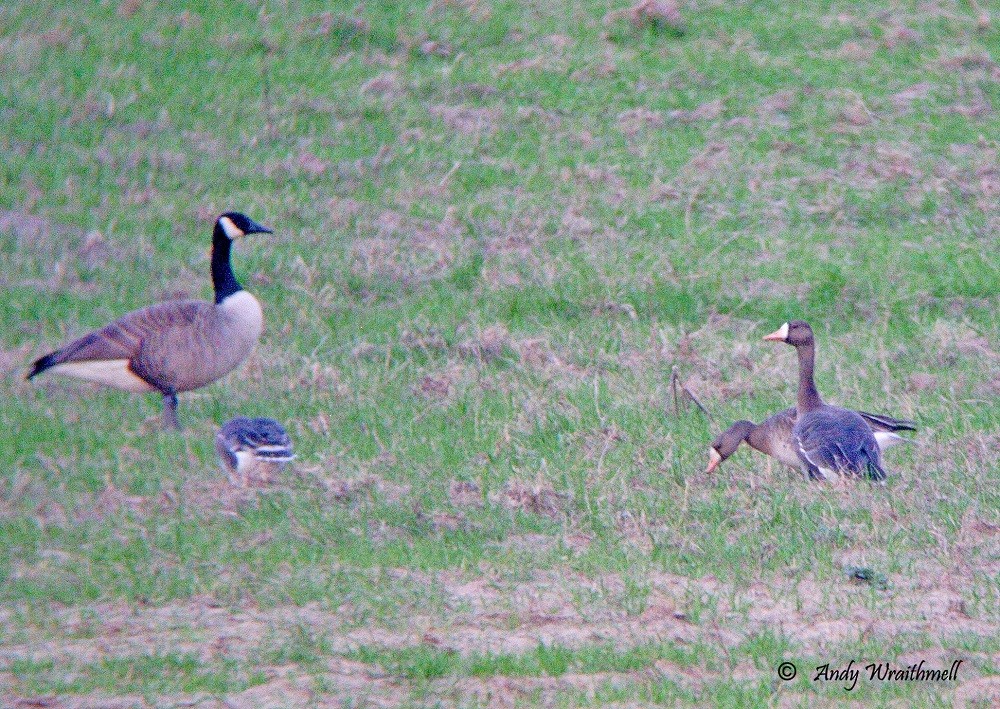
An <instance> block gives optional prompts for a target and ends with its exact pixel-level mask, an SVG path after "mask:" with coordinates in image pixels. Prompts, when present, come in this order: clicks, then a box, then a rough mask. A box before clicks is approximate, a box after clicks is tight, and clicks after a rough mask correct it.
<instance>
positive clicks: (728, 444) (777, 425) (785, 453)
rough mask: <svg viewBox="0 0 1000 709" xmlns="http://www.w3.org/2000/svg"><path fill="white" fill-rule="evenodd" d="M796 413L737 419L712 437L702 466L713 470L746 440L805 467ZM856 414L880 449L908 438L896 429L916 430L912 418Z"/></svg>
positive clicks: (794, 465)
mask: <svg viewBox="0 0 1000 709" xmlns="http://www.w3.org/2000/svg"><path fill="white" fill-rule="evenodd" d="M795 413H796V412H795V408H794V407H792V408H790V409H785V410H784V411H779V412H778V413H776V414H774V415H773V416H770V417H768V418H767V419H765V420H764V421H762V422H761V423H759V424H757V423H753V422H752V421H737V422H736V423H734V424H733V425H732V426H730V427H729V428H727V429H726V430H725V431H723V432H722V433H720V434H719V435H718V436H717V437H716V439H715V440H714V441H712V446H711V448H709V451H708V467H707V468H705V472H706V473H711V472H712V471H713V470H715V469H716V468H717V467H718V466H719V464H720V463H722V462H723V461H725V460H726V459H727V458H729V456H731V455H733V453H735V452H736V449H737V448H739V447H740V444H741V443H746V444H747V445H749V446H750V447H751V448H753V449H755V450H759V451H760V452H761V453H764V454H765V455H769V456H771V457H772V458H776V459H777V460H778V461H779V462H780V463H783V464H785V465H787V466H789V467H790V468H796V469H804V466H803V464H802V461H801V459H800V458H799V456H798V453H796V447H795V444H794V443H793V442H792V429H793V428H794V427H795V418H796V417H795ZM858 414H860V415H861V418H863V419H864V420H865V423H867V424H868V427H869V428H870V429H871V430H872V434H873V435H874V436H875V441H876V442H877V443H878V446H879V448H881V449H882V450H885V449H886V448H890V447H892V446H894V445H896V444H898V443H903V442H905V441H906V440H907V439H905V438H903V437H902V436H900V435H899V434H898V433H897V432H898V431H916V430H917V426H916V424H915V423H914V422H913V421H906V420H904V419H896V418H893V417H891V416H884V415H882V414H870V413H868V412H867V411H858Z"/></svg>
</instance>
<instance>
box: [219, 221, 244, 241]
mask: <svg viewBox="0 0 1000 709" xmlns="http://www.w3.org/2000/svg"><path fill="white" fill-rule="evenodd" d="M219 224H221V225H222V231H224V232H226V236H228V237H229V238H230V239H239V238H240V237H241V236H246V234H245V233H244V232H243V230H242V229H240V228H239V227H238V226H236V225H235V224H233V220H232V219H230V218H229V217H221V218H220V219H219Z"/></svg>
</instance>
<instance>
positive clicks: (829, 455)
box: [794, 407, 885, 480]
mask: <svg viewBox="0 0 1000 709" xmlns="http://www.w3.org/2000/svg"><path fill="white" fill-rule="evenodd" d="M794 435H795V441H796V444H797V446H798V449H799V454H800V456H801V457H802V460H803V462H804V463H805V464H806V465H807V466H810V467H811V468H812V467H815V468H819V469H827V470H832V471H837V472H847V473H853V474H856V475H860V474H868V475H869V476H871V477H872V478H874V479H878V480H881V479H883V478H884V477H885V471H884V470H883V469H882V458H881V452H880V450H879V447H878V443H877V442H876V441H875V437H874V435H872V431H871V429H870V428H869V426H868V424H867V423H866V422H865V420H864V419H863V418H862V417H861V416H860V415H859V414H857V413H856V412H853V411H848V410H846V409H838V408H835V407H826V408H825V409H822V410H820V411H814V412H811V413H808V414H806V415H805V416H803V417H802V418H801V419H800V420H799V421H798V422H797V423H796V425H795V430H794Z"/></svg>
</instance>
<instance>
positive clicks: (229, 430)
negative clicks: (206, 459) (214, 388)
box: [215, 416, 295, 487]
mask: <svg viewBox="0 0 1000 709" xmlns="http://www.w3.org/2000/svg"><path fill="white" fill-rule="evenodd" d="M215 449H216V450H217V451H218V453H219V461H220V462H221V463H222V467H223V468H224V469H225V471H226V473H227V474H228V475H229V481H230V482H231V483H232V484H233V485H240V486H243V487H246V486H249V485H254V484H263V485H267V484H270V483H272V482H274V478H275V476H276V475H277V474H278V473H280V472H281V470H282V469H283V468H284V467H285V463H287V462H289V461H290V460H293V459H294V458H295V454H294V453H292V440H291V439H290V438H289V437H288V434H287V433H286V432H285V429H284V428H282V427H281V424H279V423H278V422H277V421H275V420H274V419H268V418H257V419H248V418H244V417H243V416H239V417H237V418H234V419H231V420H229V421H227V422H226V423H225V424H223V426H222V428H221V429H219V433H218V434H216V436H215Z"/></svg>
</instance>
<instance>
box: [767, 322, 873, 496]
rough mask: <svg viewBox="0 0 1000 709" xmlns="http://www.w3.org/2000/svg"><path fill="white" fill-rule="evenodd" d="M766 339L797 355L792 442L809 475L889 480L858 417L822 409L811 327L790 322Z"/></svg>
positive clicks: (867, 429)
mask: <svg viewBox="0 0 1000 709" xmlns="http://www.w3.org/2000/svg"><path fill="white" fill-rule="evenodd" d="M764 339H765V340H769V341H772V342H785V343H787V344H789V345H792V346H793V347H794V348H795V350H796V352H797V353H798V357H799V394H798V402H797V405H796V407H795V409H796V418H795V425H794V426H793V427H792V442H793V443H794V444H795V452H796V454H797V455H798V457H799V460H801V461H802V464H803V465H804V466H805V468H806V470H807V472H808V473H809V475H810V476H811V477H817V478H818V477H823V478H830V477H833V476H834V475H837V474H842V475H867V476H868V477H869V478H871V479H872V480H879V481H881V480H885V470H884V469H883V468H882V452H881V451H880V450H879V447H878V443H877V442H876V441H875V436H874V434H873V433H872V430H871V428H870V427H869V426H868V424H867V423H865V420H864V419H863V418H862V417H861V415H860V414H859V413H858V412H857V411H851V410H850V409H842V408H840V407H837V406H829V405H827V404H824V403H823V400H822V399H821V398H820V395H819V392H818V391H817V390H816V383H815V381H814V380H813V369H814V366H815V360H816V344H815V340H814V339H813V331H812V328H811V327H809V323H807V322H805V321H803V320H792V321H791V322H786V323H785V324H784V325H782V326H781V327H780V328H778V329H777V330H776V331H774V332H772V333H771V334H770V335H768V336H766V337H765V338H764Z"/></svg>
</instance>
